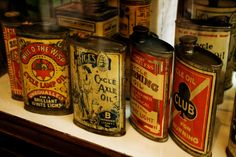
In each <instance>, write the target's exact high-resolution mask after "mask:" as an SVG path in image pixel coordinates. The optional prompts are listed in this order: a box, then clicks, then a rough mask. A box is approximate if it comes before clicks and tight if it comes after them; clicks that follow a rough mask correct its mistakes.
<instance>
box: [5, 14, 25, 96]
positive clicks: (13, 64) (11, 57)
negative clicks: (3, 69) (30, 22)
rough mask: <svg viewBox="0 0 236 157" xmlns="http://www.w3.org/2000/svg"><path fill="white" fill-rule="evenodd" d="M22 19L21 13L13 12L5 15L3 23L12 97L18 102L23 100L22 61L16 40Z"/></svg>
mask: <svg viewBox="0 0 236 157" xmlns="http://www.w3.org/2000/svg"><path fill="white" fill-rule="evenodd" d="M21 18H22V17H21V16H20V13H19V12H15V11H11V12H6V13H5V19H4V20H3V21H2V30H3V37H4V43H5V51H6V58H7V65H8V66H7V69H8V75H9V80H10V87H11V97H12V98H13V99H16V100H23V96H22V80H21V73H20V60H19V54H18V46H17V38H16V27H17V26H19V25H21V23H22V22H23V19H21Z"/></svg>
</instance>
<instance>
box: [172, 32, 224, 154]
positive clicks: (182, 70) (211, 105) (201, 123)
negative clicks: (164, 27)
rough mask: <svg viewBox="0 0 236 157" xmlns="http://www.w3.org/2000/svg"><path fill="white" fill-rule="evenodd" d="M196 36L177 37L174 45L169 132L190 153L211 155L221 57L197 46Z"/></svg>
mask: <svg viewBox="0 0 236 157" xmlns="http://www.w3.org/2000/svg"><path fill="white" fill-rule="evenodd" d="M196 42H197V37H195V36H191V35H185V36H182V37H180V44H178V45H176V47H175V52H176V53H175V54H176V57H175V65H174V81H173V95H172V102H173V105H172V110H171V113H172V116H171V125H170V136H171V137H172V139H173V141H174V142H175V143H176V144H177V145H178V146H180V147H181V148H182V149H183V150H185V151H186V152H188V153H189V154H191V155H193V156H199V157H200V156H201V157H202V156H211V155H212V142H213V134H214V126H215V117H216V109H217V97H218V95H217V91H218V89H219V81H220V72H221V68H222V61H221V59H220V58H219V57H217V56H216V55H215V54H213V53H211V52H210V51H208V50H206V49H203V48H201V47H199V46H196Z"/></svg>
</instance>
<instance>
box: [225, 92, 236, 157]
mask: <svg viewBox="0 0 236 157" xmlns="http://www.w3.org/2000/svg"><path fill="white" fill-rule="evenodd" d="M226 153H227V157H236V94H235V97H234V107H233V113H232V120H231V126H230V133H229V142H228V146H227V148H226Z"/></svg>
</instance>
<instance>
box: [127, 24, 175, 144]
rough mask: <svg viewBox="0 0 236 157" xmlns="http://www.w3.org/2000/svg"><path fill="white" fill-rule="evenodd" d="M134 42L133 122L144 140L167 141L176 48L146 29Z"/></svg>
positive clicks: (137, 31)
mask: <svg viewBox="0 0 236 157" xmlns="http://www.w3.org/2000/svg"><path fill="white" fill-rule="evenodd" d="M130 40H131V41H130V42H131V67H130V74H131V80H130V82H131V85H130V86H131V94H130V110H131V115H130V118H129V119H130V122H131V124H132V126H133V127H134V128H135V129H136V130H137V131H138V132H139V133H141V134H142V135H143V136H145V137H147V138H149V139H151V140H154V141H159V142H164V141H167V140H168V125H169V123H168V122H169V111H170V93H171V85H172V84H171V81H172V65H173V64H172V62H173V54H174V48H173V47H172V46H171V45H170V44H168V43H166V42H165V41H163V40H160V39H158V37H157V36H156V35H155V34H152V33H151V32H149V29H148V28H147V27H144V26H135V27H134V33H133V34H132V35H131V36H130Z"/></svg>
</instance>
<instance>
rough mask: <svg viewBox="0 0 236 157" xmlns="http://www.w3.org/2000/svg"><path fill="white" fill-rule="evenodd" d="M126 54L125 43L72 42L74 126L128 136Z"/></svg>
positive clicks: (90, 39) (100, 39)
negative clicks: (126, 133) (126, 125)
mask: <svg viewBox="0 0 236 157" xmlns="http://www.w3.org/2000/svg"><path fill="white" fill-rule="evenodd" d="M125 51H126V46H125V44H123V43H119V42H117V41H113V40H110V39H107V38H103V37H95V36H91V37H89V38H86V39H80V38H77V37H76V36H74V37H73V38H72V39H71V43H70V67H71V78H73V79H72V80H71V84H72V87H71V88H72V99H73V106H74V123H75V124H76V125H78V126H79V127H81V128H84V129H85V130H88V131H91V132H94V133H97V134H101V135H107V136H121V135H124V134H125V132H126V129H125V121H126V119H125V103H126V101H125V89H124V88H125Z"/></svg>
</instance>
